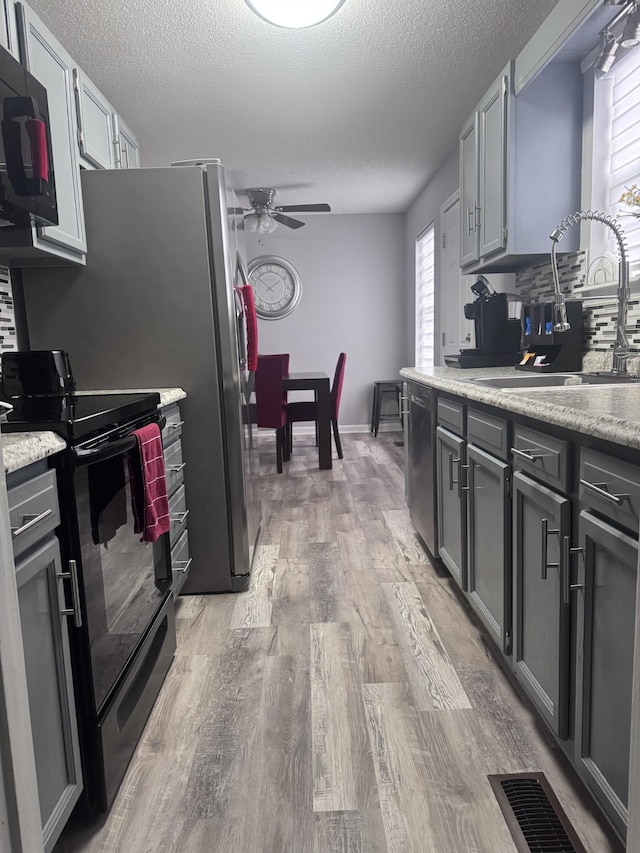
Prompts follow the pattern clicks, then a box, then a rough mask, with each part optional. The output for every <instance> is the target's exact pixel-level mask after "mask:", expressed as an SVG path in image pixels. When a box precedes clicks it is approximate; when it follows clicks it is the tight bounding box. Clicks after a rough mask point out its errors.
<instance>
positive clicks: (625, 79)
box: [583, 48, 640, 286]
mask: <svg viewBox="0 0 640 853" xmlns="http://www.w3.org/2000/svg"><path fill="white" fill-rule="evenodd" d="M585 65H586V66H587V69H588V74H589V75H590V76H591V86H592V87H593V90H592V95H593V120H592V123H591V124H592V134H593V138H592V148H591V164H585V165H586V166H587V170H588V171H590V172H591V186H590V190H588V191H587V194H586V195H585V197H584V203H583V207H587V208H588V207H590V208H592V209H594V210H604V211H606V212H607V213H610V214H611V215H612V216H613V217H615V218H616V219H617V220H618V222H619V224H620V225H621V227H622V229H623V231H624V233H625V237H626V241H627V248H628V256H629V261H630V268H631V278H632V280H633V279H637V280H640V219H637V218H636V217H634V216H631V215H629V214H630V212H631V208H630V207H629V206H628V205H625V204H624V203H622V202H621V201H620V196H621V195H622V193H623V192H624V191H625V187H630V186H632V185H633V184H638V185H640V131H639V128H640V48H636V49H634V50H629V51H628V52H626V55H624V56H621V58H620V59H619V60H617V61H616V63H615V64H614V66H613V68H612V69H611V71H610V72H609V73H608V74H606V75H605V76H600V74H599V73H598V72H597V71H596V70H595V68H594V67H593V66H592V65H591V63H590V62H589V61H588V60H587V61H585V63H584V64H583V69H584V67H585ZM589 165H590V169H589ZM589 233H590V238H589V245H590V249H591V250H590V273H589V275H588V281H587V285H588V286H593V285H595V284H597V282H598V280H600V281H601V282H602V283H603V284H606V282H610V281H612V279H615V280H617V261H615V260H614V258H615V259H617V254H618V252H617V244H616V241H615V238H614V236H613V234H611V232H610V231H609V230H608V229H607V230H605V229H604V228H602V227H601V226H600V225H596V226H593V227H591V228H589ZM605 253H607V254H608V253H611V254H610V257H611V260H612V261H613V263H612V264H610V265H609V267H607V265H606V264H599V261H600V260H601V256H603V255H604V254H605ZM614 267H615V270H614ZM592 268H594V273H593V276H592V274H591V270H592ZM607 270H608V272H607ZM599 276H602V277H601V278H600V279H599Z"/></svg>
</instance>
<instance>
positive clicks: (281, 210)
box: [244, 187, 331, 234]
mask: <svg viewBox="0 0 640 853" xmlns="http://www.w3.org/2000/svg"><path fill="white" fill-rule="evenodd" d="M245 192H246V194H247V196H248V197H249V204H250V205H251V207H250V208H249V209H248V210H245V216H244V223H245V228H246V229H247V231H257V232H258V233H259V234H269V233H270V232H271V231H273V230H274V229H275V228H277V226H278V224H279V225H286V227H287V228H302V226H303V225H306V223H305V222H301V221H300V220H299V219H293V218H292V217H291V216H285V212H286V213H331V208H330V207H329V205H328V204H295V205H292V204H285V205H278V206H275V205H274V203H273V199H274V197H275V194H276V191H275V190H274V189H271V188H270V187H251V188H250V189H248V190H245Z"/></svg>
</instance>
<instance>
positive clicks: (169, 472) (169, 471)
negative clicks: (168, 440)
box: [164, 441, 184, 496]
mask: <svg viewBox="0 0 640 853" xmlns="http://www.w3.org/2000/svg"><path fill="white" fill-rule="evenodd" d="M164 467H165V473H166V477H167V494H168V495H169V496H171V495H172V494H173V492H174V491H175V490H176V489H177V488H178V486H179V485H180V484H181V483H182V481H183V479H184V475H183V473H182V472H183V470H184V462H183V461H182V442H180V441H174V442H173V443H172V444H170V445H169V447H167V448H166V450H165V451H164Z"/></svg>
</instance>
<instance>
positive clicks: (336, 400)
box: [331, 352, 347, 421]
mask: <svg viewBox="0 0 640 853" xmlns="http://www.w3.org/2000/svg"><path fill="white" fill-rule="evenodd" d="M346 361H347V354H346V352H341V353H340V355H339V356H338V363H337V364H336V372H335V373H334V374H333V385H332V386H331V417H332V418H333V420H334V421H337V420H338V411H339V409H340V397H341V396H342V383H343V381H344V366H345V363H346Z"/></svg>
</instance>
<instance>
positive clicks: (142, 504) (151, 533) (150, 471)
mask: <svg viewBox="0 0 640 853" xmlns="http://www.w3.org/2000/svg"><path fill="white" fill-rule="evenodd" d="M132 435H135V437H136V438H137V440H138V448H137V451H138V452H137V453H136V450H135V449H134V450H133V451H132V452H131V453H130V454H129V480H130V483H131V508H132V510H133V521H134V524H133V530H134V533H142V538H141V539H140V541H141V542H155V541H156V539H159V538H160V537H161V536H162V534H163V533H167V532H168V530H169V527H170V523H169V500H168V498H167V481H166V479H165V473H164V453H163V450H162V437H161V435H160V427H159V426H158V424H147V426H144V427H141V428H140V429H136V430H134V432H133V433H132Z"/></svg>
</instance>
